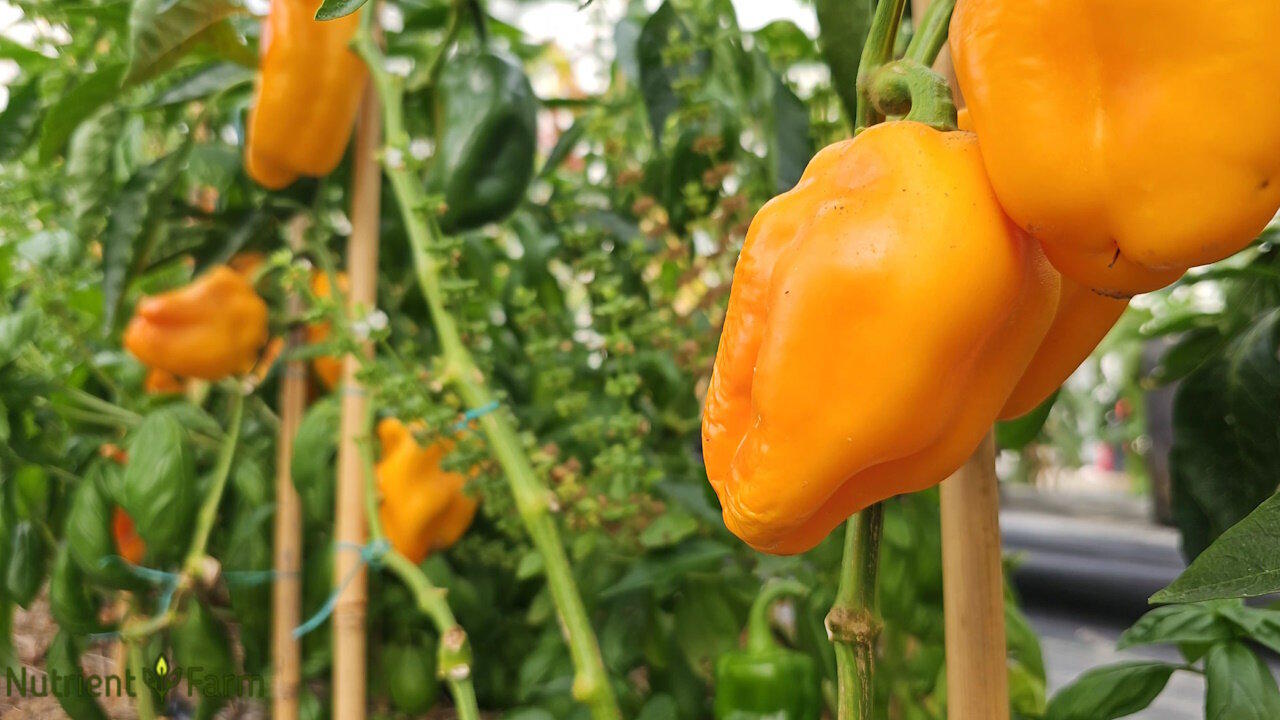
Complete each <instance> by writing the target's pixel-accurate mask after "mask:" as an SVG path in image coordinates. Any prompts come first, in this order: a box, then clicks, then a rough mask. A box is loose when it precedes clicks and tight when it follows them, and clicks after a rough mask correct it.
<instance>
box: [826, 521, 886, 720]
mask: <svg viewBox="0 0 1280 720" xmlns="http://www.w3.org/2000/svg"><path fill="white" fill-rule="evenodd" d="M883 528H884V507H883V505H881V504H879V503H877V504H875V505H872V506H871V507H869V508H867V509H866V510H863V511H862V512H860V513H858V514H857V515H854V516H853V517H852V518H850V519H849V522H848V523H847V524H846V530H845V545H844V564H843V565H842V566H841V568H840V585H839V587H838V588H837V589H836V601H835V603H834V604H833V605H832V606H831V612H830V613H828V614H827V622H826V625H827V636H828V637H830V639H831V642H832V643H833V644H834V645H835V650H836V680H837V683H838V684H837V697H836V710H837V718H838V720H871V717H872V712H873V705H874V700H875V692H874V686H873V684H872V680H873V677H874V674H873V670H874V667H875V650H876V638H877V637H878V636H879V635H880V620H879V619H878V618H877V617H876V576H877V574H878V572H879V567H880V536H881V532H882V531H883Z"/></svg>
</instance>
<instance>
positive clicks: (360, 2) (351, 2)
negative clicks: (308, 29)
mask: <svg viewBox="0 0 1280 720" xmlns="http://www.w3.org/2000/svg"><path fill="white" fill-rule="evenodd" d="M366 2H368V0H324V2H323V3H320V9H319V10H316V19H317V20H337V19H338V18H341V17H346V16H348V15H350V14H351V13H353V12H355V11H357V10H359V9H360V8H361V7H364V4H365V3H366Z"/></svg>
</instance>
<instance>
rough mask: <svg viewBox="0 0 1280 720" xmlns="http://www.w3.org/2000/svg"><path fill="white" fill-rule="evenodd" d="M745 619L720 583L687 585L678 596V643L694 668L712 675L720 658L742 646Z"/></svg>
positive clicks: (700, 673) (705, 674)
mask: <svg viewBox="0 0 1280 720" xmlns="http://www.w3.org/2000/svg"><path fill="white" fill-rule="evenodd" d="M743 619H744V618H742V617H739V616H738V615H737V613H735V612H734V609H733V606H732V605H730V604H729V601H728V598H727V597H726V595H725V593H724V591H723V588H721V587H720V586H718V585H713V584H711V583H706V582H698V583H690V584H687V585H686V586H685V588H684V590H683V591H682V592H681V593H680V596H679V597H678V598H677V599H676V607H675V620H676V644H677V645H679V646H680V650H681V651H682V652H683V653H684V656H685V659H687V660H688V661H689V665H690V666H692V667H693V669H694V671H695V672H697V673H698V674H699V675H701V676H703V677H704V678H710V677H711V675H712V668H713V666H714V663H715V660H716V658H718V657H720V656H721V655H723V654H724V653H726V652H728V651H730V650H732V649H734V648H735V647H737V646H738V631H739V629H740V628H741V627H742V623H743Z"/></svg>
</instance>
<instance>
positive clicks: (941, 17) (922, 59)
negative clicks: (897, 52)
mask: <svg viewBox="0 0 1280 720" xmlns="http://www.w3.org/2000/svg"><path fill="white" fill-rule="evenodd" d="M955 9H956V0H933V1H932V2H930V3H929V8H928V9H927V10H925V11H924V17H922V18H921V19H920V23H919V24H918V25H917V27H916V32H915V34H914V35H912V36H911V42H910V44H908V45H907V52H906V54H905V55H903V59H904V60H914V61H916V62H918V63H920V64H921V65H924V66H925V67H933V63H934V61H935V60H937V59H938V53H940V52H942V46H943V45H945V44H946V43H947V29H948V27H949V26H950V25H951V13H952V11H954V10H955Z"/></svg>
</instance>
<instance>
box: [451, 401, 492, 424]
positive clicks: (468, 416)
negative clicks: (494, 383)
mask: <svg viewBox="0 0 1280 720" xmlns="http://www.w3.org/2000/svg"><path fill="white" fill-rule="evenodd" d="M499 407H501V406H500V405H499V404H498V401H497V400H491V401H489V402H487V403H485V404H484V405H481V406H480V407H478V408H472V409H470V410H468V411H466V412H464V413H462V419H461V420H459V421H458V422H456V423H454V424H453V429H454V430H455V431H458V430H464V429H466V427H467V423H470V422H471V421H472V420H478V419H480V418H482V417H484V416H485V415H488V414H489V413H491V412H493V411H494V410H497V409H498V408H499Z"/></svg>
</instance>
